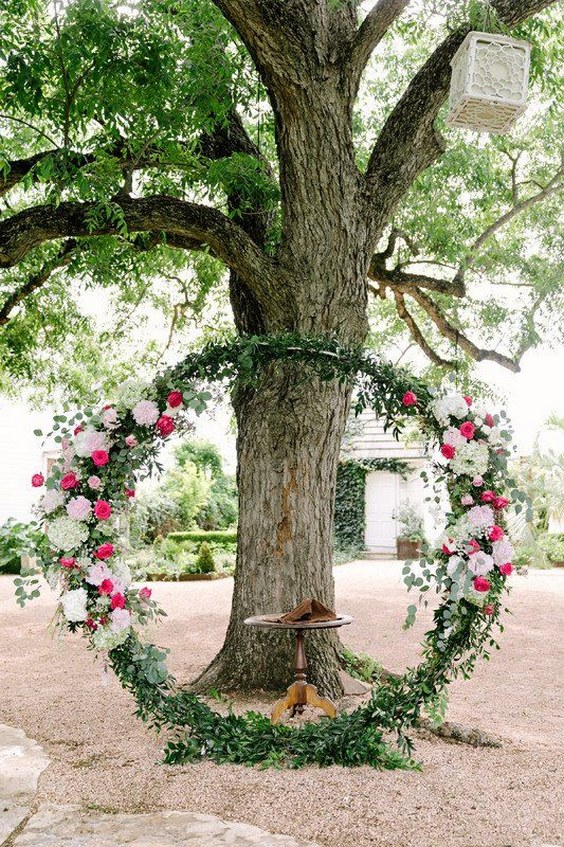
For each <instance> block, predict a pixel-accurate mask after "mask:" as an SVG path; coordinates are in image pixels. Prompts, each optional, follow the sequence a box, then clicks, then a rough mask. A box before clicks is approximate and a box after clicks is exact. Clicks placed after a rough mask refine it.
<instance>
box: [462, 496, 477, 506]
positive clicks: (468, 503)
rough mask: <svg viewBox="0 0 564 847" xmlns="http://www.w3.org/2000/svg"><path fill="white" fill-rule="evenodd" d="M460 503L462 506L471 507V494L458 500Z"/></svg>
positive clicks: (472, 499) (472, 500) (472, 501)
mask: <svg viewBox="0 0 564 847" xmlns="http://www.w3.org/2000/svg"><path fill="white" fill-rule="evenodd" d="M460 502H461V503H462V505H463V506H473V505H474V498H473V497H472V495H471V494H463V495H462V497H461V498H460Z"/></svg>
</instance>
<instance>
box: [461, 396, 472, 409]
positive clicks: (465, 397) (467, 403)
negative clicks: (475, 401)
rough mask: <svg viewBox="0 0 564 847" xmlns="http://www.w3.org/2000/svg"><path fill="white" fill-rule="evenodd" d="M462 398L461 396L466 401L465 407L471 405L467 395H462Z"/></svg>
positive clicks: (470, 399)
mask: <svg viewBox="0 0 564 847" xmlns="http://www.w3.org/2000/svg"><path fill="white" fill-rule="evenodd" d="M462 396H463V397H464V399H465V400H466V405H467V406H471V405H472V398H471V397H468V395H467V394H463V395H462Z"/></svg>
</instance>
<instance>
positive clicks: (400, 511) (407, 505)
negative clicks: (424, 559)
mask: <svg viewBox="0 0 564 847" xmlns="http://www.w3.org/2000/svg"><path fill="white" fill-rule="evenodd" d="M393 517H394V518H395V519H396V520H397V521H398V523H399V536H400V537H401V538H407V539H408V540H409V541H425V533H424V531H423V516H422V515H421V512H420V511H419V510H418V509H417V508H416V507H415V505H414V504H413V503H412V502H411V501H410V500H402V501H401V502H400V504H399V507H398V508H397V510H396V511H395V512H394V515H393Z"/></svg>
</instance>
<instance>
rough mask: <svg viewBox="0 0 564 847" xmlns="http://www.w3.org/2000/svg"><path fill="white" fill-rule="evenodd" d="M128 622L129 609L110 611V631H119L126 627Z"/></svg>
mask: <svg viewBox="0 0 564 847" xmlns="http://www.w3.org/2000/svg"><path fill="white" fill-rule="evenodd" d="M130 623H131V620H130V615H129V609H114V610H113V612H111V613H110V629H111V631H112V632H121V631H122V630H124V629H127V627H128V626H129V624H130Z"/></svg>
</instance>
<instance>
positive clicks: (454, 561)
mask: <svg viewBox="0 0 564 847" xmlns="http://www.w3.org/2000/svg"><path fill="white" fill-rule="evenodd" d="M463 569H464V559H462V557H461V556H456V555H455V556H450V558H449V560H448V563H447V574H448V575H449V576H454V574H455V573H457V572H458V573H462V570H463Z"/></svg>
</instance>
